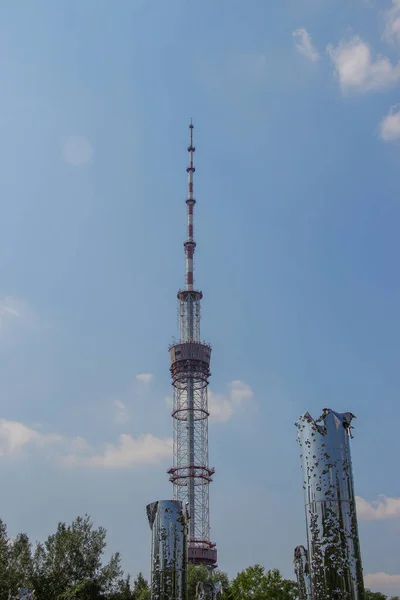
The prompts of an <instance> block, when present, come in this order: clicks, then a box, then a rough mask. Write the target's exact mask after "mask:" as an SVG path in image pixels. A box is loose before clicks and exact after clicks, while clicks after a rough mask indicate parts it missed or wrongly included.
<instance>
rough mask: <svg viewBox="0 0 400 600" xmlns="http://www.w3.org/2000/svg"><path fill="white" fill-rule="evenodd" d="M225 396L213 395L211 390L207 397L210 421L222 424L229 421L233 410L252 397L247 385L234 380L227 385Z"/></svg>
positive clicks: (251, 391)
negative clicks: (227, 390) (227, 389)
mask: <svg viewBox="0 0 400 600" xmlns="http://www.w3.org/2000/svg"><path fill="white" fill-rule="evenodd" d="M229 388H230V390H229V392H228V393H227V394H214V393H213V392H212V391H211V390H210V391H209V396H208V406H209V411H210V421H211V422H214V423H223V422H224V421H227V420H228V419H230V418H231V417H232V415H233V413H234V410H235V408H237V407H239V406H240V405H242V404H243V403H244V402H247V401H249V400H250V399H251V398H252V397H253V390H252V389H251V387H250V386H249V385H247V383H245V382H244V381H240V380H239V379H236V380H234V381H232V382H231V383H230V384H229Z"/></svg>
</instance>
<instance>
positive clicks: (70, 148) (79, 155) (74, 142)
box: [62, 135, 93, 167]
mask: <svg viewBox="0 0 400 600" xmlns="http://www.w3.org/2000/svg"><path fill="white" fill-rule="evenodd" d="M62 154H63V157H64V160H65V161H66V162H67V163H69V164H70V165H73V166H74V167H81V166H83V165H85V164H87V163H88V162H90V160H91V158H92V156H93V148H92V146H91V144H90V142H89V140H88V139H87V138H86V137H84V136H82V135H71V136H69V137H68V138H67V139H66V140H65V141H64V143H63V147H62Z"/></svg>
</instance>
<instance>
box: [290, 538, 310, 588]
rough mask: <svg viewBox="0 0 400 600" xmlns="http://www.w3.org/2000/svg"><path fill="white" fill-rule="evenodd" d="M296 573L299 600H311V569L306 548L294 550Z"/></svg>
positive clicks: (300, 547)
mask: <svg viewBox="0 0 400 600" xmlns="http://www.w3.org/2000/svg"><path fill="white" fill-rule="evenodd" d="M294 572H295V573H296V579H297V593H298V597H299V600H311V581H310V569H309V566H308V554H307V550H306V549H305V548H304V546H297V547H296V548H295V549H294Z"/></svg>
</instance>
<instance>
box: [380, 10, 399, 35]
mask: <svg viewBox="0 0 400 600" xmlns="http://www.w3.org/2000/svg"><path fill="white" fill-rule="evenodd" d="M383 37H384V39H386V40H387V41H389V42H393V41H400V0H392V6H391V8H389V10H387V11H386V12H385V31H384V34H383Z"/></svg>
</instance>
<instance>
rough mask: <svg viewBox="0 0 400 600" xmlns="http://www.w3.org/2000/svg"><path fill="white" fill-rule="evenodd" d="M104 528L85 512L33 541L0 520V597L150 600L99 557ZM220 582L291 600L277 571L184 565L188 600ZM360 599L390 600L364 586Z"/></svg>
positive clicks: (139, 582) (257, 596)
mask: <svg viewBox="0 0 400 600" xmlns="http://www.w3.org/2000/svg"><path fill="white" fill-rule="evenodd" d="M106 534H107V532H106V530H105V529H104V528H103V527H95V526H94V524H93V522H92V520H91V518H90V517H89V516H88V515H85V516H83V517H77V518H76V519H75V520H74V521H73V522H72V523H71V524H70V525H66V523H59V524H58V526H57V530H56V532H55V533H54V534H52V535H49V537H48V538H47V540H45V541H44V542H43V543H36V544H35V545H32V543H31V542H30V540H29V538H28V536H27V535H26V534H25V533H19V534H18V535H17V536H15V537H13V538H10V537H9V536H8V533H7V527H6V525H5V523H4V522H3V521H1V520H0V600H8V594H9V590H10V591H11V593H12V595H15V594H16V592H17V589H18V587H26V588H29V589H30V590H35V596H36V600H150V597H151V593H150V586H149V583H148V581H147V580H146V578H145V577H144V576H143V574H142V573H138V574H137V576H136V578H135V579H134V581H133V584H131V579H130V576H129V575H125V574H124V573H123V570H122V567H121V557H120V555H119V553H118V552H117V553H115V554H113V555H112V556H111V557H110V558H109V560H108V561H104V552H105V550H106V545H107V543H106ZM210 581H211V582H214V583H216V582H221V584H222V593H221V594H220V596H219V600H248V598H252V600H295V599H296V598H297V585H296V583H295V582H294V581H290V580H287V579H284V578H283V577H282V575H281V573H280V572H279V571H278V570H277V569H272V570H270V571H267V570H266V569H265V568H264V567H263V566H261V565H254V566H250V567H248V568H246V569H244V570H243V571H241V572H240V573H238V574H237V575H236V577H235V578H233V579H232V580H230V579H229V577H228V575H227V574H226V573H225V572H223V571H220V570H218V569H217V570H215V571H212V572H211V573H209V571H208V570H207V569H206V568H205V567H203V566H194V565H189V566H188V600H195V598H196V587H197V584H198V583H199V582H203V583H207V582H210ZM365 600H400V598H399V597H398V596H392V597H391V598H390V599H388V598H387V596H385V594H382V593H380V592H371V591H370V590H366V596H365Z"/></svg>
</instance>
